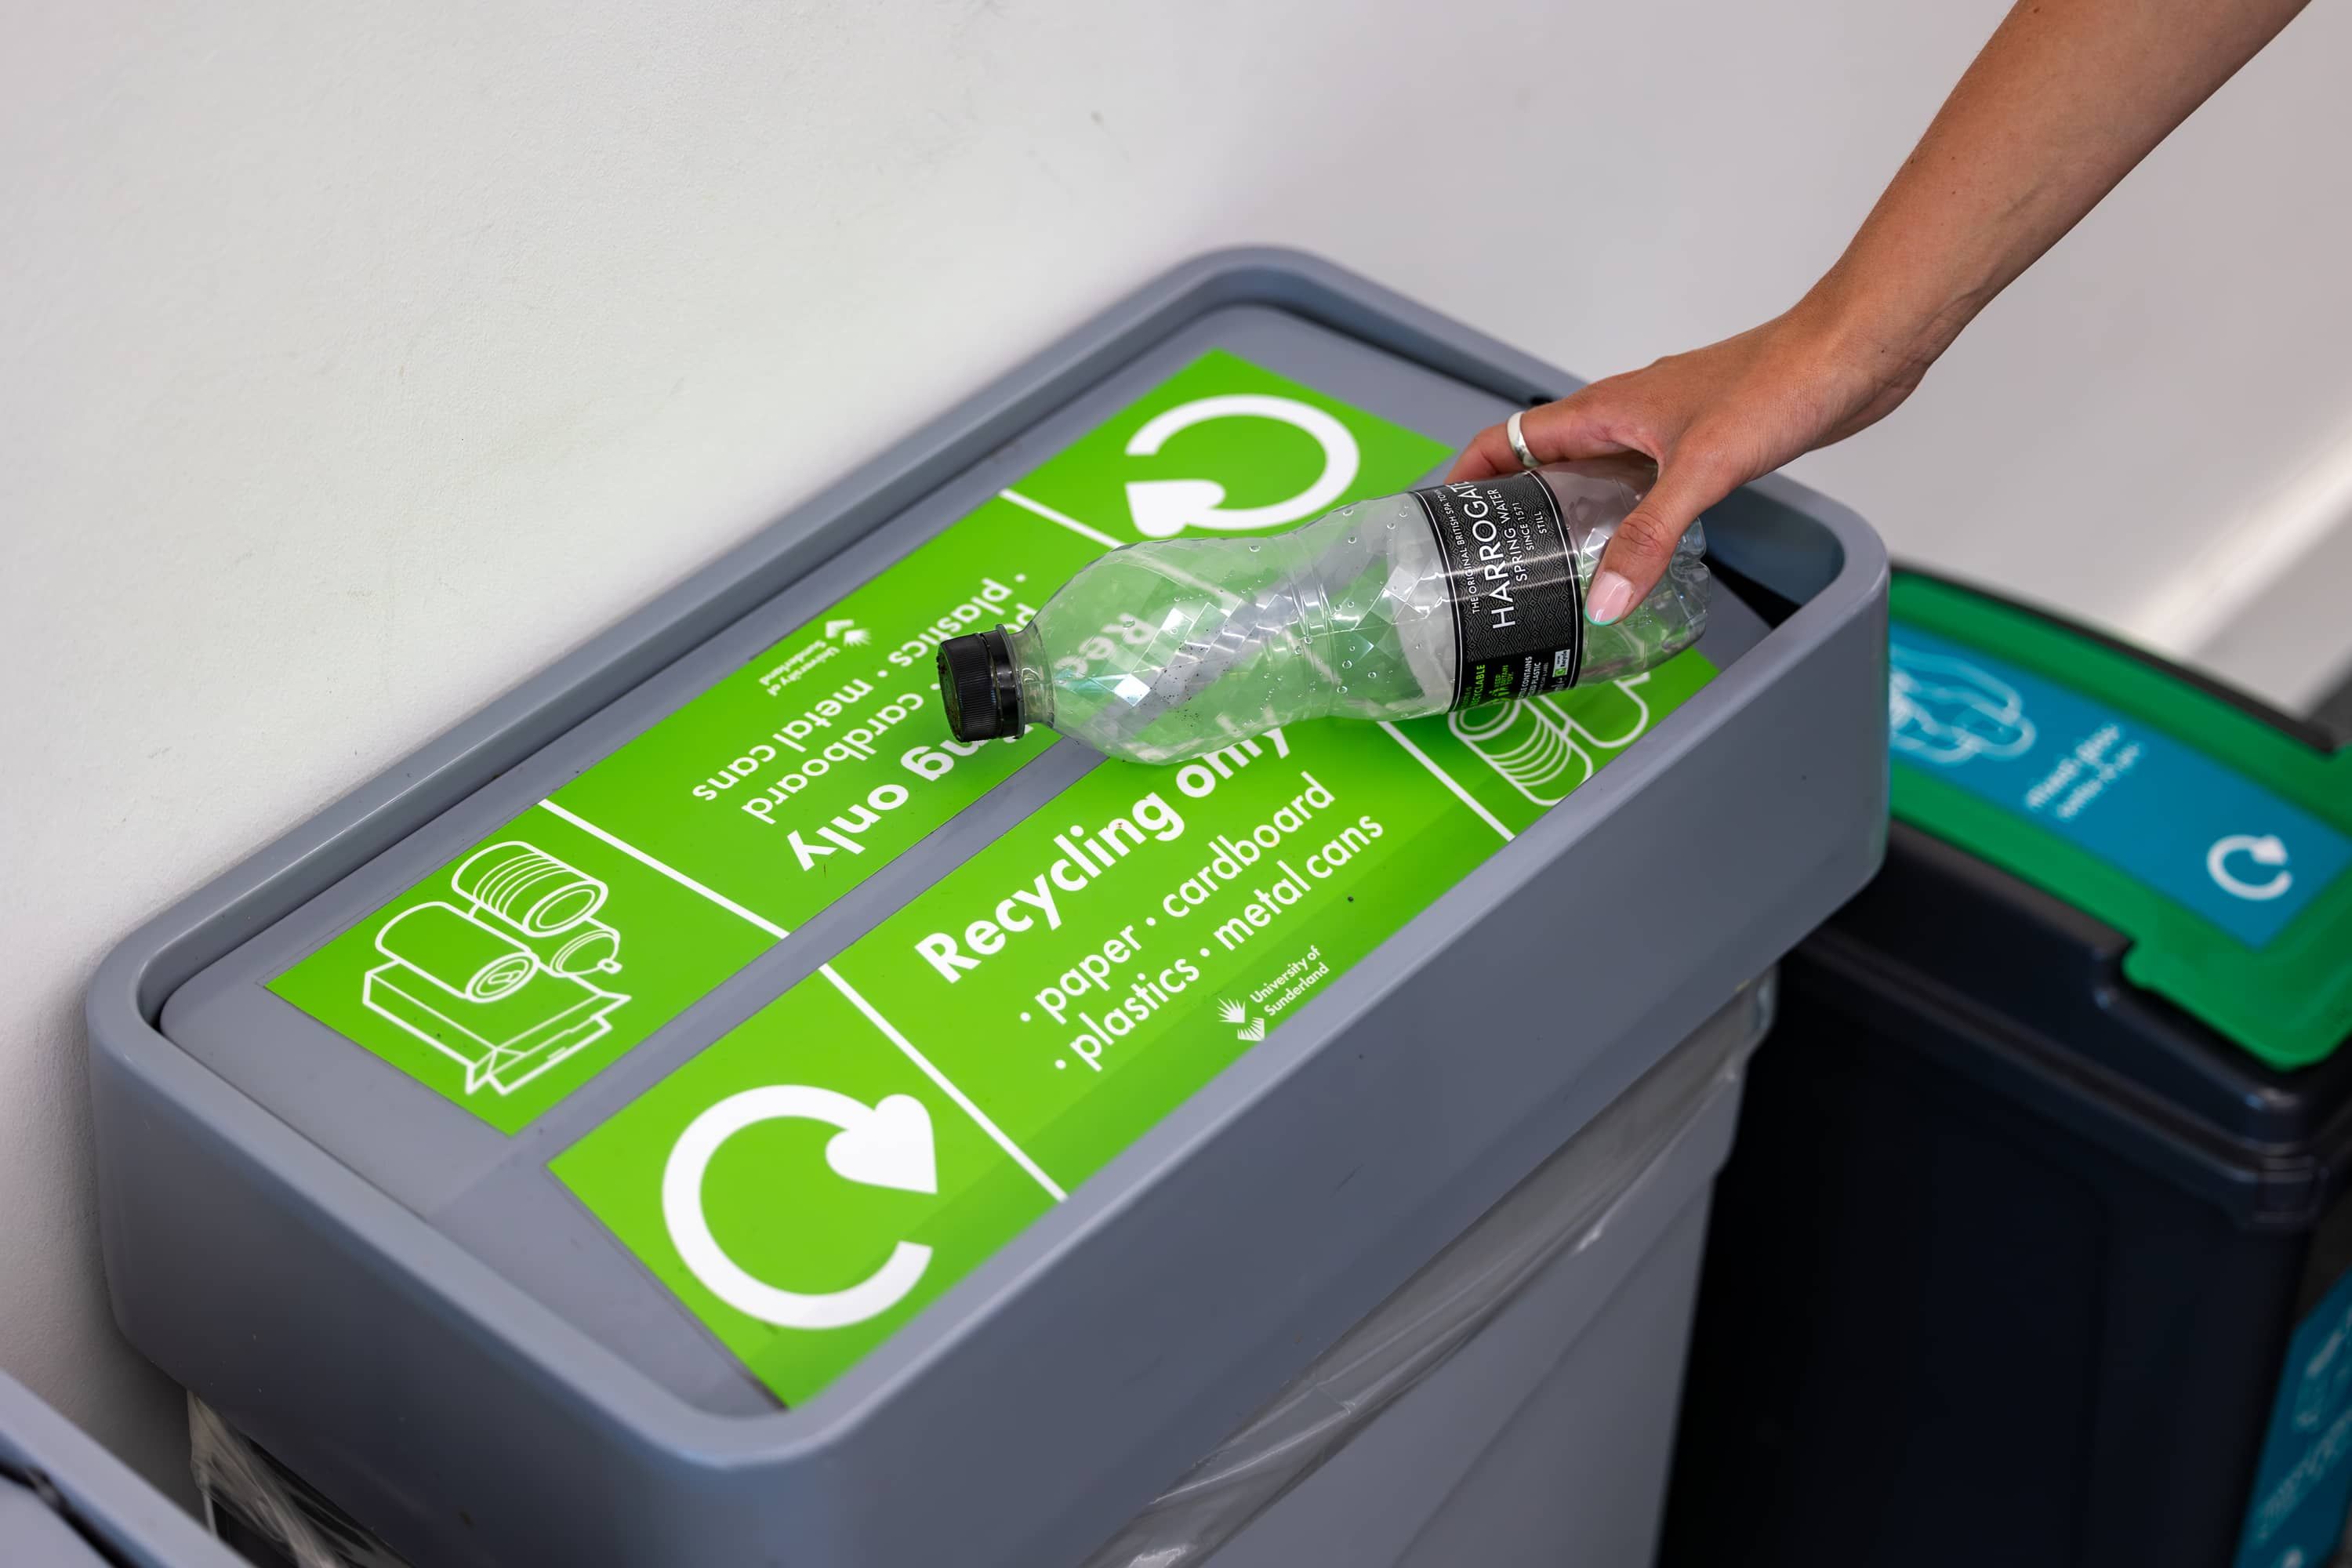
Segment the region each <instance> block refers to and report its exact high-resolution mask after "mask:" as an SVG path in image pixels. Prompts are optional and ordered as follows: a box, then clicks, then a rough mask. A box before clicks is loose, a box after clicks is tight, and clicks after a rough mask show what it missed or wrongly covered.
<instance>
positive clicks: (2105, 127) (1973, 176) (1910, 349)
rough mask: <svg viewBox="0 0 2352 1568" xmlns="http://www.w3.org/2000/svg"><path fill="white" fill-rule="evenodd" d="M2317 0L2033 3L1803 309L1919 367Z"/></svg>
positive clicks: (1974, 73)
mask: <svg viewBox="0 0 2352 1568" xmlns="http://www.w3.org/2000/svg"><path fill="white" fill-rule="evenodd" d="M2304 4H2305V0H2021V3H2020V4H2019V5H2018V6H2017V7H2016V9H2014V10H2012V11H2011V13H2010V14H2009V16H2008V18H2007V19H2006V20H2004V21H2003V22H2002V23H2001V25H2000V30H1999V31H1997V32H1996V33H1994V35H1993V37H1992V38H1991V40H1990V42H1989V43H1987V44H1986V45H1985V47H1984V49H1983V52H1982V53H1980V54H1979V55H1978V57H1977V58H1976V61H1975V63H1974V64H1973V65H1971V66H1970V67H1969V70H1968V73H1967V75H1965V76H1963V77H1962V78H1961V79H1960V82H1959V85H1958V87H1956V88H1955V89H1953V90H1952V95H1951V97H1950V98H1949V99H1948V100H1946V101H1945V104H1944V107H1943V109H1942V110H1940V111H1939V112H1938V113H1937V116H1936V118H1935V121H1933V123H1931V124H1930V125H1929V126H1928V128H1927V134H1926V135H1925V136H1923V137H1921V138H1920V141H1919V144H1918V146H1917V147H1916V148H1915V149H1914V150H1913V151H1912V153H1911V155H1910V157H1909V158H1908V159H1906V161H1905V162H1904V164H1903V167H1902V169H1901V171H1900V172H1899V173H1898V174H1896V175H1895V179H1894V181H1893V183H1892V184H1889V185H1888V186H1887V189H1886V192H1885V195H1882V196H1881V197H1880V198H1879V201H1878V205H1876V206H1875V207H1874V208H1873V209H1872V211H1871V214H1870V216H1869V217H1868V219H1867V220H1865V221H1864V224H1863V226H1862V228H1861V230H1860V232H1859V233H1857V234H1856V235H1855V237H1854V238H1853V243H1852V245H1850V246H1849V247H1847V249H1846V252H1845V254H1844V256H1843V257H1842V258H1840V259H1839V261H1838V263H1837V265H1836V266H1835V267H1833V268H1831V269H1830V271H1829V273H1828V274H1827V275H1826V276H1825V277H1824V278H1823V279H1822V280H1821V282H1820V283H1819V284H1818V285H1816V286H1815V288H1814V289H1813V290H1812V291H1811V293H1810V294H1809V295H1808V296H1807V297H1806V300H1805V301H1804V302H1803V304H1801V305H1800V306H1799V307H1798V310H1799V312H1800V313H1801V314H1804V315H1809V316H1811V317H1813V318H1815V319H1816V320H1817V321H1819V322H1820V323H1821V324H1822V327H1823V328H1824V330H1825V331H1829V332H1830V333H1831V334H1832V335H1833V336H1834V337H1835V338H1837V339H1838V340H1839V342H1840V343H1841V347H1842V349H1843V352H1845V353H1851V354H1853V355H1855V356H1857V357H1860V358H1865V359H1869V360H1872V361H1874V362H1875V363H1876V364H1877V365H1878V367H1879V369H1880V371H1881V373H1882V374H1886V375H1888V376H1890V377H1891V378H1893V379H1895V380H1899V381H1906V382H1907V381H1911V380H1916V376H1917V374H1919V373H1920V372H1923V371H1924V370H1925V369H1926V367H1927V364H1929V363H1932V362H1933V361H1934V360H1935V358H1936V356H1937V355H1938V354H1940V353H1942V352H1943V351H1944V349H1945V348H1946V347H1947V346H1948V345H1949V344H1950V342H1951V341H1952V339H1953V338H1955V337H1957V336H1958V334H1959V331H1960V330H1961V329H1962V328H1963V327H1965V326H1967V325H1968V323H1969V321H1972V320H1973V319H1974V318H1975V316H1976V314H1977V312H1978V311H1979V310H1982V309H1983V308H1984V307H1985V306H1986V305H1987V304H1988V303H1990V301H1991V300H1992V299H1993V297H1994V296H1995V295H1997V294H1999V293H2000V291H2001V289H2004V288H2006V287H2008V285H2009V284H2010V283H2011V281H2012V280H2013V279H2015V278H2016V277H2017V276H2018V274H2020V273H2021V272H2023V271H2024V270H2025V269H2026V268H2028V267H2029V266H2031V265H2032V263H2033V261H2034V260H2035V259H2036V258H2039V257H2040V256H2041V255H2042V252H2043V251H2045V250H2047V249H2049V248H2050V247H2051V246H2053V245H2054V244H2056V243H2057V242H2058V240H2059V239H2060V238H2061V237H2063V236H2064V234H2065V233H2066V231H2067V230H2068V229H2070V228H2072V227H2074V225H2075V224H2076V223H2077V222H2078V221H2080V219H2081V218H2082V216H2083V215H2084V214H2085V213H2087V212H2089V211H2090V210H2091V208H2092V207H2093V206H2095V205H2097V204H2098V202H2099V200H2100V198H2101V197H2103V196H2105V195H2106V194H2107V192H2108V191H2109V190H2111V189H2113V188H2114V187H2115V185H2116V182H2118V181H2119V180H2121V179H2122V178H2123V177H2124V175H2125V174H2128V173H2129V172H2130V171H2131V169H2132V167H2133V165H2135V164H2137V163H2138V162H2139V161H2140V159H2142V158H2143V157H2145V156H2146V155H2147V153H2148V152H2149V150H2150V149H2152V148H2154V147H2155V146H2156V144H2157V143H2158V142H2161V141H2162V140H2164V138H2165V136H2166V135H2167V134H2168V132H2171V130H2172V129H2173V127H2175V126H2176V125H2178V124H2179V123H2180V121H2183V120H2185V119H2187V118H2188V117H2189V114H2190V112H2191V111H2193V110H2195V109H2196V108H2197V106H2198V105H2199V104H2200V103H2202V102H2204V101H2205V100H2206V99H2207V98H2208V97H2210V96H2211V94H2212V93H2213V91H2214V89H2217V88H2219V87H2220V86H2221V84H2222V83H2223V82H2225V81H2227V80H2228V79H2230V77H2231V74H2232V73H2233V72H2235V71H2236V70H2237V69H2238V68H2239V67H2241V66H2242V65H2243V64H2244V63H2245V62H2246V61H2247V60H2248V59H2250V58H2252V57H2253V55H2254V54H2255V53H2256V51H2258V50H2260V49H2261V48H2262V47H2263V45H2264V44H2266V43H2268V42H2269V41H2270V40H2271V38H2272V37H2275V36H2276V35H2277V33H2278V31H2279V30H2280V29H2281V28H2282V27H2284V26H2286V24H2287V23H2288V22H2289V21H2291V20H2293V19H2294V16H2295V13H2297V12H2298V11H2300V10H2301V9H2302V8H2303V5H2304ZM1898 367H1900V368H1898Z"/></svg>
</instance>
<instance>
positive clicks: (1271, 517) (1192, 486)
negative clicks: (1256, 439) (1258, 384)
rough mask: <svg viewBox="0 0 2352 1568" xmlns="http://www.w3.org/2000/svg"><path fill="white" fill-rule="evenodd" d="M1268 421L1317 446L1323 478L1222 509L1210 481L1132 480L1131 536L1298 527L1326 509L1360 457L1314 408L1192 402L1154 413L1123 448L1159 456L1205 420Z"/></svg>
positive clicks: (1244, 397)
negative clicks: (1285, 495)
mask: <svg viewBox="0 0 2352 1568" xmlns="http://www.w3.org/2000/svg"><path fill="white" fill-rule="evenodd" d="M1243 418H1248V419H1275V420H1279V421H1280V422H1281V423H1283V424H1285V425H1288V426H1293V427H1294V428H1297V429H1300V430H1304V431H1306V432H1307V434H1308V435H1309V436H1312V437H1315V441H1316V444H1317V445H1318V446H1319V447H1322V448H1323V473H1322V476H1321V477H1320V478H1318V479H1317V480H1316V481H1315V482H1314V483H1313V484H1311V485H1309V486H1307V488H1306V489H1303V490H1301V491H1299V492H1298V493H1297V495H1295V496H1292V497H1291V498H1290V499H1289V500H1278V501H1275V502H1272V503H1271V504H1269V505H1266V506H1254V507H1234V508H1232V509H1230V510H1229V509H1227V508H1226V506H1225V505H1224V500H1225V487H1224V486H1223V485H1221V484H1219V483H1217V481H1216V480H1214V479H1132V480H1129V483H1128V487H1127V510H1129V513H1131V514H1132V515H1133V516H1134V518H1135V531H1137V532H1138V533H1140V534H1141V535H1143V537H1144V538H1146V539H1173V538H1175V537H1176V535H1178V534H1180V533H1181V532H1183V531H1185V530H1186V529H1188V528H1207V529H1216V530H1220V531H1227V532H1231V531H1236V530H1241V529H1252V528H1276V527H1279V526H1280V525H1282V524H1283V523H1286V522H1304V521H1306V520H1307V519H1308V518H1310V517H1313V516H1315V515H1317V514H1318V513H1319V512H1325V511H1328V510H1330V509H1331V508H1332V507H1333V506H1335V505H1337V504H1338V503H1339V498H1340V497H1341V496H1343V495H1345V494H1347V493H1348V487H1349V485H1351V484H1353V483H1355V482H1356V470H1357V468H1359V467H1360V466H1361V463H1362V455H1361V454H1360V452H1359V451H1358V450H1357V447H1356V437H1355V433H1354V432H1353V431H1351V430H1349V428H1348V427H1347V426H1345V425H1343V424H1341V423H1340V422H1339V420H1337V419H1335V418H1333V417H1332V416H1330V415H1328V414H1326V413H1324V412H1323V410H1321V409H1320V408H1317V407H1314V406H1313V405H1309V404H1305V403H1301V402H1299V401H1298V400H1297V399H1296V398H1291V397H1270V396H1266V395H1262V394H1258V393H1249V392H1239V393H1232V394H1229V395H1225V396H1222V397H1199V398H1195V399H1193V400H1192V402H1190V403H1180V404H1178V405H1176V406H1175V407H1173V408H1171V409H1167V410H1165V411H1164V412H1162V413H1160V414H1158V415H1155V416H1152V418H1151V419H1150V421H1148V422H1147V423H1146V424H1145V425H1144V426H1143V428H1142V429H1140V430H1138V431H1137V432H1136V433H1135V435H1134V437H1132V438H1131V439H1129V442H1128V444H1127V455H1128V456H1129V457H1130V458H1150V457H1156V456H1158V455H1159V452H1160V447H1164V446H1166V445H1167V444H1168V438H1169V437H1171V436H1173V435H1175V434H1176V433H1177V432H1179V431H1181V430H1189V429H1191V428H1192V426H1195V425H1205V424H1207V423H1208V422H1209V421H1210V420H1212V419H1243Z"/></svg>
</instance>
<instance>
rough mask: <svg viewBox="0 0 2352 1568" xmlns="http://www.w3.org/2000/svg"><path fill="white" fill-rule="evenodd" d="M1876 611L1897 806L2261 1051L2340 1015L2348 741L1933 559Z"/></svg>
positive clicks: (2335, 1024)
mask: <svg viewBox="0 0 2352 1568" xmlns="http://www.w3.org/2000/svg"><path fill="white" fill-rule="evenodd" d="M1889 615H1890V624H1889V627H1888V639H1887V640H1888V645H1889V647H1888V653H1889V658H1888V682H1889V688H1890V690H1889V720H1890V723H1889V738H1890V743H1891V748H1892V756H1893V784H1894V794H1893V803H1894V812H1895V816H1897V817H1899V818H1901V819H1902V820H1903V821H1905V822H1907V823H1910V824H1912V825H1913V826H1917V827H1920V828H1922V829H1925V830H1926V831H1927V832H1929V833H1933V834H1935V835H1936V836H1937V837H1941V838H1943V839H1945V840H1947V841H1948V842H1949V843H1952V844H1955V845H1958V847H1961V848H1964V849H1966V850H1969V852H1970V853H1972V854H1975V855H1978V856H1980V857H1982V858H1984V859H1986V860H1989V861H1990V862H1991V863H1993V864H1994V865H1996V866H1999V867H2000V868H2002V869H2004V870H2006V871H2008V872H2009V873H2010V874H2011V875H2012V876H2015V877H2019V878H2021V879H2024V880H2026V881H2028V882H2031V883H2032V884H2033V885H2035V886H2036V887H2039V888H2041V889H2043V890H2044V891H2046V892H2049V893H2052V894H2053V895H2055V896H2056V897H2058V898H2061V899H2063V900H2066V901H2067V902H2069V903H2071V904H2073V905H2074V906H2075V907H2076V908H2078V909H2080V910H2083V911H2084V912H2085V913H2086V914H2089V915H2091V916H2093V917H2094V918H2095V919H2097V920H2100V921H2105V923H2106V924H2108V925H2111V926H2113V927H2115V928H2116V930H2117V931H2122V932H2123V933H2125V935H2126V936H2128V937H2129V938H2130V939H2131V947H2130V949H2129V951H2128V952H2126V954H2125V956H2124V973H2125V976H2126V978H2127V979H2129V980H2130V982H2131V983H2132V984H2135V985H2137V986H2139V987H2140V988H2141V989H2143V990H2146V991H2149V992H2153V993H2155V994H2158V995H2160V996H2163V997H2165V998H2167V999H2168V1000H2169V1001H2171V1002H2172V1003H2173V1004H2175V1005H2178V1006H2179V1007H2180V1008H2182V1009H2183V1010H2185V1011H2186V1012H2188V1013H2189V1014H2191V1015H2193V1016H2196V1017H2198V1018H2200V1019H2202V1020H2203V1021H2204V1022H2205V1023H2207V1024H2209V1025H2210V1026H2212V1027H2213V1028H2214V1029H2216V1030H2218V1031H2220V1032H2221V1034H2223V1035H2225V1036H2227V1037H2229V1038H2231V1040H2234V1041H2236V1042H2237V1043H2238V1044H2239V1045H2240V1046H2242V1047H2244V1048H2245V1049H2246V1050H2247V1051H2249V1052H2251V1053H2252V1054H2253V1055H2254V1056H2256V1057H2258V1058H2261V1059H2262V1060H2263V1061H2265V1062H2268V1063H2270V1064H2272V1065H2273V1066H2274V1067H2281V1068H2294V1067H2303V1066H2307V1065H2308V1064H2310V1063H2312V1062H2315V1061H2319V1060H2321V1059H2322V1058H2326V1056H2328V1055H2329V1054H2330V1053H2331V1052H2333V1051H2335V1050H2336V1048H2337V1047H2339V1046H2341V1045H2342V1044H2344V1042H2345V1040H2346V1038H2347V1036H2352V751H2338V752H2323V751H2320V750H2318V749H2316V748H2315V746H2314V745H2312V744H2311V743H2310V742H2306V741H2305V740H2303V739H2300V738H2298V737H2297V736H2295V735H2294V734H2292V733H2290V732H2288V731H2286V730H2284V729H2283V728H2281V727H2280V725H2279V724H2278V723H2276V722H2273V721H2265V720H2264V719H2263V717H2261V716H2260V715H2259V714H2257V713H2255V712H2252V711H2249V710H2247V709H2246V708H2244V707H2242V706H2240V705H2238V704H2235V703H2233V702H2231V700H2229V699H2228V698H2226V697H2224V696H2221V695H2218V694H2216V693H2215V692H2214V691H2212V690H2209V689H2205V688H2204V687H2203V686H2201V685H2200V683H2199V682H2197V681H2196V680H2195V679H2192V678H2190V677H2189V676H2187V675H2186V674H2184V673H2182V672H2180V671H2179V670H2176V669H2171V668H2167V667H2166V666H2164V665H2163V664H2161V663H2160V662H2158V661H2157V660H2154V659H2152V658H2147V657H2146V656H2144V655H2140V654H2136V653H2134V652H2131V651H2129V650H2127V649H2125V648H2122V647H2116V646H2115V645H2113V644H2111V643H2108V642H2105V641H2104V640H2103V639H2101V638H2098V637H2094V636H2092V635H2090V634H2087V633H2085V632H2083V631H2081V630H2079V629H2076V628H2074V627H2070V626H2064V625H2062V624H2059V623H2057V622H2054V621H2052V620H2050V619H2048V618H2046V617H2044V616H2039V615H2036V614H2034V613H2033V612H2032V611H2030V610H2026V609H2022V608H2020V607H2018V606H2016V605H2009V604H2004V603H2002V602H2000V601H1999V600H1995V599H1990V598H1988V597H1986V596H1984V595H1980V594H1975V593H1971V592H1969V590H1967V589H1965V588H1961V587H1958V586H1956V585H1954V584H1948V583H1944V582H1939V581H1937V580H1936V579H1934V578H1929V577H1922V576H1919V575H1916V574H1908V573H1898V574H1896V575H1895V583H1894V589H1893V595H1892V598H1891V600H1890V604H1889Z"/></svg>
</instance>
